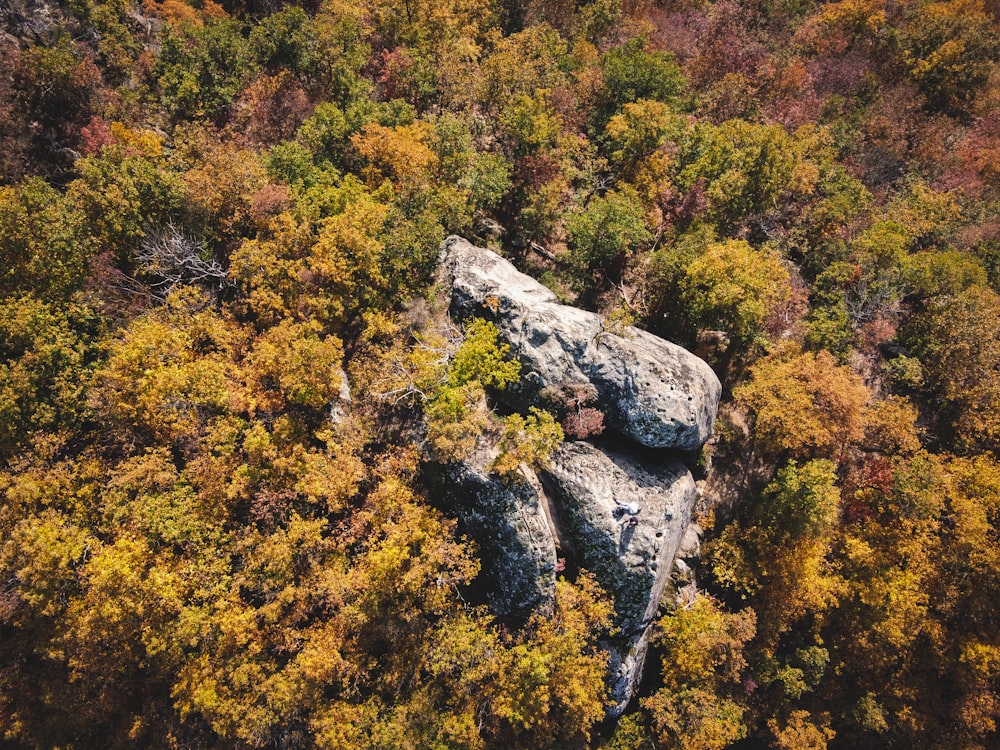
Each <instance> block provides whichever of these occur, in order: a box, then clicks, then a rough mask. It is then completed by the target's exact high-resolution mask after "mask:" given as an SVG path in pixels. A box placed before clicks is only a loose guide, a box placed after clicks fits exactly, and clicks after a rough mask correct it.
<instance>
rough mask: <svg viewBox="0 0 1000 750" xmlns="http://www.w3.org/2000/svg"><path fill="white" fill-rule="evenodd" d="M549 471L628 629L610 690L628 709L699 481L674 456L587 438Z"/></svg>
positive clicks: (617, 648) (579, 545) (582, 555)
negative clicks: (639, 451) (647, 454)
mask: <svg viewBox="0 0 1000 750" xmlns="http://www.w3.org/2000/svg"><path fill="white" fill-rule="evenodd" d="M644 458H645V460H644ZM541 476H542V481H543V483H544V485H545V487H546V489H547V490H548V491H549V493H550V495H551V496H552V497H553V499H554V500H555V505H556V509H557V511H556V512H557V513H558V515H559V517H560V521H561V523H562V525H563V528H564V529H565V533H566V536H567V538H568V539H569V540H571V541H570V543H571V544H572V546H573V553H574V557H575V558H576V561H577V562H578V563H579V564H580V565H581V566H583V567H585V568H587V569H588V570H591V571H593V572H594V573H595V575H596V576H597V578H598V580H599V581H600V582H601V584H602V585H603V586H604V587H605V588H606V589H607V590H608V591H610V592H612V593H613V594H614V597H615V611H616V612H617V618H616V625H617V626H618V627H619V628H620V631H621V634H620V636H619V637H617V638H616V639H615V640H616V642H615V643H612V644H608V646H609V650H610V651H611V653H612V669H613V673H612V675H611V679H610V688H611V699H612V700H613V701H614V702H615V705H616V708H617V710H618V711H619V712H621V711H624V710H625V707H626V706H627V705H628V702H629V700H630V699H631V697H632V693H633V690H634V687H635V685H636V683H637V682H638V679H639V677H640V674H639V672H640V671H641V669H642V665H643V659H644V655H645V651H646V641H647V639H648V630H649V626H650V625H651V624H652V622H653V619H654V618H655V617H656V612H657V608H658V606H659V603H660V598H661V596H662V595H663V589H664V587H665V586H666V584H667V581H668V580H669V579H670V576H671V572H672V563H673V560H674V555H675V554H676V553H677V549H678V547H679V546H680V543H681V539H682V538H683V536H684V530H685V528H686V527H687V524H688V522H689V520H690V517H691V508H692V507H693V506H694V501H695V496H696V489H695V483H694V479H693V478H692V477H691V473H690V472H689V471H688V470H687V468H686V467H685V466H684V465H683V464H681V463H680V462H679V461H675V460H672V459H670V458H669V457H665V456H655V457H641V456H639V455H637V454H636V453H634V452H626V451H625V450H621V449H609V448H605V449H604V450H600V449H598V448H596V447H594V446H593V445H590V444H589V443H583V442H574V443H566V444H564V445H563V446H562V447H560V448H559V450H558V451H557V452H556V453H555V455H554V456H553V458H552V463H551V466H550V467H549V468H548V469H547V470H546V471H545V472H543V473H542V475H541Z"/></svg>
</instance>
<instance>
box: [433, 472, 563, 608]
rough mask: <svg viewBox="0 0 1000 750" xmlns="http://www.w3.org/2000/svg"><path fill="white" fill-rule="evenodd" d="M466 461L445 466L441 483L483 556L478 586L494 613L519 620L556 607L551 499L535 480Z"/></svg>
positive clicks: (462, 527) (446, 496)
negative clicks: (494, 471) (512, 476)
mask: <svg viewBox="0 0 1000 750" xmlns="http://www.w3.org/2000/svg"><path fill="white" fill-rule="evenodd" d="M477 463H480V462H476V461H467V462H461V463H457V464H453V465H450V466H448V467H447V470H446V472H445V476H444V480H445V481H444V482H443V483H442V486H441V487H439V488H438V489H439V492H440V493H441V496H442V497H443V498H445V499H446V501H447V503H448V505H449V506H450V508H451V510H452V512H453V513H454V514H455V515H456V516H457V517H458V518H459V521H460V524H461V529H460V530H461V531H462V533H464V534H467V535H468V536H469V537H471V538H472V539H475V540H476V544H477V546H478V547H479V556H480V558H481V560H482V563H481V569H480V573H479V576H478V578H477V586H479V587H480V588H481V590H482V591H483V592H484V593H485V599H486V601H487V603H488V604H489V606H490V609H491V610H492V611H493V613H494V614H495V615H496V616H497V617H499V618H500V619H501V620H502V621H504V622H509V623H521V622H524V621H526V620H527V619H528V617H529V616H530V615H531V613H532V612H535V611H545V610H547V609H549V608H550V607H551V605H552V597H553V595H554V593H555V586H556V540H555V536H554V533H553V527H552V521H551V515H550V513H549V512H548V507H547V504H546V503H547V499H546V498H545V497H544V496H543V494H542V492H541V487H540V486H539V485H538V484H537V482H533V481H528V480H524V481H515V482H511V481H508V480H505V479H503V478H501V477H499V476H497V475H495V474H493V475H491V474H488V473H487V472H486V471H485V469H484V468H482V467H481V466H480V467H477V466H476V464H477Z"/></svg>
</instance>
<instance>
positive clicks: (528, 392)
mask: <svg viewBox="0 0 1000 750" xmlns="http://www.w3.org/2000/svg"><path fill="white" fill-rule="evenodd" d="M441 262H442V269H443V273H444V275H445V281H446V283H447V285H448V287H449V288H450V292H451V309H452V312H453V314H454V315H455V316H456V317H459V318H468V317H473V316H475V317H485V318H488V319H490V320H492V321H493V322H494V323H496V325H497V327H498V328H499V329H500V334H501V336H502V338H503V339H504V340H505V341H506V342H507V343H508V344H510V346H511V352H512V354H513V355H514V356H516V357H517V358H518V359H519V360H520V361H521V364H522V366H523V379H522V382H521V386H520V388H519V389H514V391H513V393H514V398H519V399H520V400H521V401H522V402H523V404H528V403H534V402H535V401H537V399H538V396H539V394H540V393H541V391H542V390H543V389H545V388H559V387H566V386H573V385H579V386H584V387H588V386H589V387H592V388H593V389H594V390H595V391H596V393H597V394H598V399H599V401H600V403H601V405H602V408H603V409H604V410H605V411H606V413H607V416H608V422H609V424H610V425H611V426H613V427H615V428H617V429H618V430H620V431H621V432H623V433H624V434H626V435H628V436H629V437H630V438H632V439H633V440H635V441H637V442H639V443H641V444H643V445H646V446H650V447H656V448H676V449H679V450H696V449H697V448H699V447H700V446H701V445H702V444H703V443H704V442H705V441H706V440H707V439H708V438H709V436H710V435H711V434H712V424H713V421H714V419H715V413H716V409H717V408H718V403H719V396H720V394H721V391H722V387H721V385H720V383H719V380H718V378H717V377H716V376H715V373H713V372H712V369H711V368H710V367H709V366H708V365H707V364H706V363H705V362H704V361H702V360H701V359H699V358H698V357H696V356H694V355H693V354H691V353H690V352H688V351H687V350H686V349H683V348H681V347H679V346H677V345H675V344H672V343H670V342H668V341H665V340H663V339H661V338H659V337H657V336H654V335H652V334H650V333H647V332H645V331H641V330H639V329H637V328H632V327H628V328H626V329H625V330H623V331H621V332H620V335H619V334H618V333H613V332H610V331H608V330H607V329H606V326H605V325H604V321H603V319H602V318H601V316H599V315H597V314H595V313H591V312H587V311H585V310H580V309H578V308H574V307H570V306H568V305H561V304H559V302H558V301H557V300H556V297H555V295H554V294H553V293H552V292H551V291H550V290H548V289H546V288H545V287H544V286H542V285H541V284H539V283H538V282H537V281H535V280H534V279H532V278H531V277H530V276H526V275H525V274H522V273H520V272H519V271H517V269H515V268H514V266H512V265H511V264H510V263H509V262H508V261H506V260H504V259H503V258H501V257H500V256H499V255H497V254H496V253H494V252H492V251H490V250H486V249H483V248H479V247H475V246H474V245H472V244H470V243H469V242H467V241H466V240H464V239H462V238H460V237H449V238H448V239H447V240H445V242H444V246H443V251H442V256H441ZM519 406H521V404H519Z"/></svg>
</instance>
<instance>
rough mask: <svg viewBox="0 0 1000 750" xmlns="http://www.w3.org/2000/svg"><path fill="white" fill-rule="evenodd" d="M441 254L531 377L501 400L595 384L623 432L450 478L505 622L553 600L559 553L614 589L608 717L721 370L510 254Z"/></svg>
mask: <svg viewBox="0 0 1000 750" xmlns="http://www.w3.org/2000/svg"><path fill="white" fill-rule="evenodd" d="M441 262H442V274H443V277H444V281H445V283H446V284H447V285H448V286H449V288H450V294H451V300H450V301H451V312H452V314H453V315H454V316H456V317H458V318H467V317H473V316H475V317H483V318H487V319H489V320H492V321H493V322H494V323H495V324H496V325H497V327H498V329H499V330H500V334H501V337H502V338H503V339H504V340H505V341H506V343H508V344H509V345H510V347H511V352H512V354H513V355H514V356H516V357H517V358H518V359H519V360H520V362H521V364H522V380H521V383H520V384H519V386H518V387H517V388H512V389H509V390H508V392H507V393H506V394H505V396H504V397H505V399H506V400H507V401H508V403H509V404H510V406H511V407H512V408H514V409H517V410H518V411H522V412H523V411H525V410H526V409H527V408H528V406H530V405H533V404H535V403H537V402H539V401H543V400H544V398H545V397H551V395H552V394H559V393H564V394H572V393H577V394H579V393H584V394H587V396H588V398H590V399H592V400H593V401H594V402H595V403H594V406H595V407H596V408H598V409H600V410H601V411H603V412H604V413H605V415H606V418H607V421H608V423H609V424H610V425H611V426H612V427H614V428H616V429H617V430H618V431H619V432H620V433H621V435H617V436H611V435H610V433H608V434H606V435H605V438H604V439H602V441H601V442H600V443H599V444H598V445H593V444H591V443H587V442H570V443H565V444H564V445H563V446H561V447H560V448H559V450H558V451H557V452H556V454H555V455H554V456H553V458H552V462H551V465H550V466H549V468H548V469H546V470H545V471H543V472H540V474H539V475H538V476H536V475H535V474H534V473H532V472H531V471H530V470H528V469H527V468H526V467H523V466H522V468H521V473H522V474H523V481H514V482H511V481H504V480H503V479H501V478H499V477H496V476H491V475H489V474H488V473H487V470H486V469H485V467H486V466H487V465H488V463H489V462H488V461H485V462H484V461H483V460H481V459H482V455H480V456H479V459H472V460H469V461H466V462H464V463H461V464H459V465H456V466H449V467H447V468H446V475H445V480H446V484H447V487H445V488H442V489H443V490H444V494H445V495H446V496H448V497H450V498H451V504H452V509H453V510H454V512H455V513H456V515H458V516H459V518H460V519H461V521H462V528H463V530H464V531H465V532H466V533H468V534H469V535H470V536H472V537H473V538H474V539H475V540H476V541H477V543H478V544H479V549H480V552H481V556H482V565H483V568H482V573H481V574H480V577H479V579H478V583H479V584H480V585H482V586H483V588H485V589H486V591H487V599H488V600H489V602H490V604H491V606H492V608H493V611H494V612H495V613H496V614H497V615H498V616H499V617H501V618H502V619H505V620H507V621H515V622H516V621H518V620H521V621H523V620H525V619H527V617H528V615H530V614H531V612H532V611H537V610H539V609H541V610H543V611H544V610H545V609H548V608H549V607H550V606H551V604H552V596H553V593H554V590H555V580H556V572H557V571H556V567H557V560H558V556H559V555H565V556H566V557H567V558H569V559H570V560H572V561H573V563H575V564H576V565H578V566H579V567H582V568H586V569H587V570H590V571H592V572H593V573H594V574H595V576H596V577H597V580H598V582H599V583H600V584H601V585H602V586H603V587H604V589H605V590H607V591H608V592H609V593H610V594H611V595H612V596H613V597H614V601H615V611H616V623H615V624H616V625H617V626H618V628H619V634H618V635H616V636H615V637H614V638H613V639H611V640H610V641H609V642H607V643H604V644H603V646H604V647H605V648H606V649H607V650H608V652H609V654H610V657H611V662H610V669H609V675H608V687H609V691H610V697H611V700H612V701H613V706H612V708H611V709H610V710H609V713H610V714H611V715H615V716H616V715H620V714H621V713H622V712H624V710H625V708H626V707H627V705H628V703H629V701H630V700H631V699H632V697H633V696H634V694H635V690H636V688H637V686H638V684H639V681H640V679H641V676H642V670H643V665H644V662H645V657H646V650H647V646H648V640H649V633H650V629H651V624H652V622H653V620H654V618H655V617H656V614H657V608H658V606H659V602H660V599H661V597H662V595H663V591H664V588H665V586H666V585H667V582H668V581H669V580H670V577H671V573H672V571H673V567H674V558H675V556H676V555H677V551H678V548H679V546H680V545H681V540H682V538H683V536H684V532H685V528H686V527H687V525H688V522H689V521H690V517H691V511H692V508H693V507H694V503H695V500H696V496H697V490H696V487H695V483H694V480H693V479H692V477H691V474H690V472H689V471H688V470H687V468H685V466H684V465H683V464H682V463H681V462H680V461H678V460H676V459H675V458H673V457H671V454H670V453H669V452H667V451H665V450H662V449H664V448H669V449H673V450H681V451H690V450H695V449H697V448H699V447H700V446H701V445H702V444H703V443H704V442H705V441H706V440H707V439H708V438H709V437H710V435H711V432H712V423H713V421H714V419H715V412H716V408H717V406H718V401H719V395H720V392H721V386H720V384H719V381H718V378H716V376H715V374H714V373H713V372H712V370H711V369H710V368H709V367H708V365H707V364H705V362H703V361H702V360H700V359H698V358H697V357H695V356H694V355H693V354H691V353H690V352H688V351H686V350H685V349H682V348H681V347H679V346H676V345H674V344H671V343H669V342H667V341H664V340H662V339H660V338H658V337H656V336H653V335H651V334H648V333H645V332H643V331H639V330H637V329H635V328H628V329H627V330H625V331H623V332H622V334H623V335H621V336H619V335H615V334H613V333H610V332H608V331H607V330H605V328H604V326H603V324H602V320H601V317H600V316H598V315H596V314H594V313H589V312H586V311H584V310H579V309H577V308H574V307H569V306H567V305H561V304H559V303H558V301H557V300H556V297H555V295H554V294H552V292H551V291H549V290H548V289H546V288H545V287H544V286H542V285H541V284H539V283H538V282H536V281H535V280H534V279H532V278H531V277H529V276H525V275H524V274H522V273H519V272H518V271H517V270H516V269H515V268H514V267H513V266H512V265H511V264H510V263H508V262H507V261H506V260H504V259H503V258H501V257H500V256H498V255H496V254H495V253H493V252H491V251H489V250H484V249H482V248H477V247H474V246H473V245H471V244H469V243H468V242H467V241H465V240H463V239H461V238H458V237H449V238H448V239H447V240H445V243H444V247H443V251H442V255H441ZM622 436H624V437H622ZM633 441H634V442H633ZM636 443H638V444H639V445H636ZM643 446H646V447H643ZM493 448H494V449H495V446H493ZM490 450H491V448H490V447H486V448H484V449H483V450H481V451H480V453H489V452H490Z"/></svg>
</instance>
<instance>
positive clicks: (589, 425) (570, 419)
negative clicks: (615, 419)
mask: <svg viewBox="0 0 1000 750" xmlns="http://www.w3.org/2000/svg"><path fill="white" fill-rule="evenodd" d="M562 426H563V431H564V432H565V433H566V435H568V436H569V437H571V438H575V439H576V440H584V439H586V438H589V437H593V436H595V435H600V434H601V433H602V432H604V412H602V411H600V410H599V409H594V408H593V407H590V406H584V407H582V408H580V409H577V410H576V411H575V412H571V413H570V414H569V415H568V416H567V417H566V418H565V419H564V420H563V423H562Z"/></svg>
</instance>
